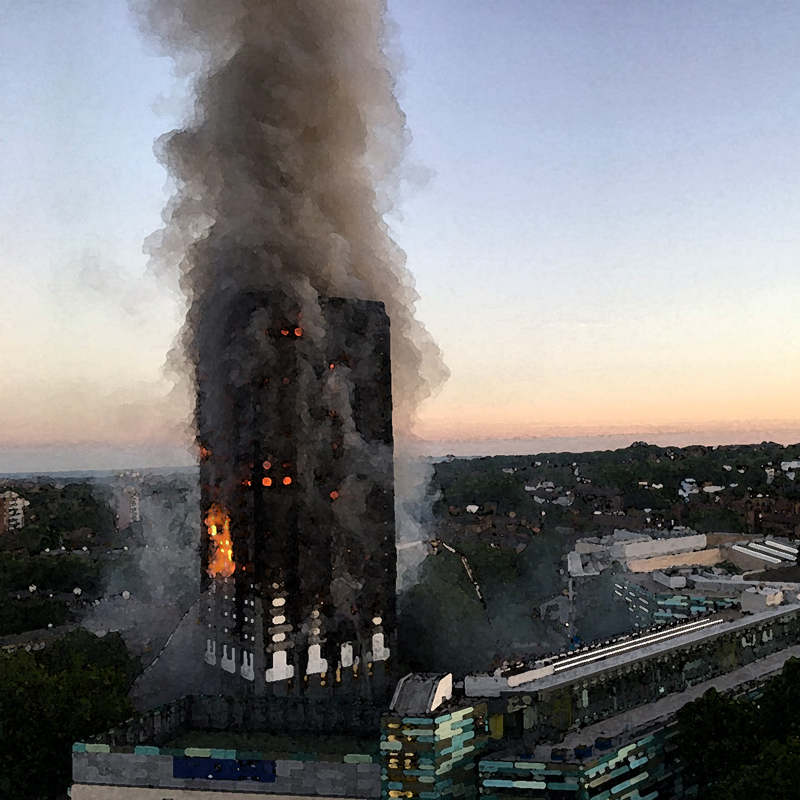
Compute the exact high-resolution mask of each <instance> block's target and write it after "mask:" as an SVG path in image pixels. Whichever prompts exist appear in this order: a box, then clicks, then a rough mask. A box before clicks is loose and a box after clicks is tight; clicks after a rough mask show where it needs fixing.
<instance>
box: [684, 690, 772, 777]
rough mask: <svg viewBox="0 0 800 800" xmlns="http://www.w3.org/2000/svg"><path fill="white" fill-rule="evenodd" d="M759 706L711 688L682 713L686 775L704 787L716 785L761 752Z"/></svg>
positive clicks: (749, 762) (687, 705)
mask: <svg viewBox="0 0 800 800" xmlns="http://www.w3.org/2000/svg"><path fill="white" fill-rule="evenodd" d="M759 727H760V726H759V716H758V709H757V708H756V707H755V706H754V705H753V704H752V703H750V702H748V701H746V700H737V699H734V698H732V697H727V696H725V695H721V694H720V693H719V692H717V690H716V689H709V690H708V691H707V692H706V693H705V694H704V695H703V696H702V697H700V698H698V699H697V700H695V701H694V702H692V703H687V704H686V705H685V706H684V707H683V708H681V709H680V711H679V712H678V736H677V741H678V747H679V750H680V756H681V760H682V761H683V763H684V765H685V770H686V776H687V778H688V779H689V780H690V781H694V782H696V783H697V784H698V785H699V786H700V787H701V788H703V787H708V786H713V785H714V784H716V783H718V782H720V781H722V780H724V779H725V778H726V777H727V776H728V775H729V774H730V773H732V772H733V771H734V770H737V769H739V768H740V767H742V766H744V765H746V764H751V763H752V762H753V761H754V760H755V757H756V755H757V753H758V750H759V747H760V742H759V738H758V735H759Z"/></svg>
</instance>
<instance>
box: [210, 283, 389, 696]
mask: <svg viewBox="0 0 800 800" xmlns="http://www.w3.org/2000/svg"><path fill="white" fill-rule="evenodd" d="M215 299H216V303H215V308H214V309H211V308H206V309H205V311H204V315H203V325H202V327H201V330H200V331H199V336H198V368H197V379H198V391H199V396H198V429H199V438H200V442H201V485H202V501H201V502H202V506H203V510H204V516H205V519H204V522H205V525H204V535H203V538H202V558H201V560H202V570H203V584H204V587H203V588H204V589H205V591H204V599H203V600H202V601H201V602H202V609H201V611H202V617H201V618H202V622H203V625H204V628H205V661H206V663H207V664H208V669H209V683H208V688H209V689H210V690H213V691H220V692H222V693H225V694H240V693H243V692H245V693H249V692H253V693H255V694H261V693H274V694H284V693H288V694H300V693H311V694H319V693H322V694H326V693H328V692H331V693H347V694H354V695H359V696H364V697H371V698H373V699H379V697H380V696H382V695H383V694H385V693H386V691H388V689H389V686H390V681H389V680H388V672H389V669H390V663H391V662H390V656H391V654H392V646H393V645H392V643H393V640H394V628H395V600H394V594H395V580H396V567H395V561H396V551H395V531H394V492H393V464H392V404H391V371H390V360H389V320H388V317H387V316H386V313H385V311H384V308H383V304H382V303H377V302H370V301H362V300H349V299H342V298H327V299H321V300H316V299H313V300H308V299H303V300H295V299H292V298H291V297H290V296H288V295H287V294H286V293H285V292H283V291H282V290H274V291H263V292H249V293H233V294H231V295H230V296H229V297H225V292H222V293H221V294H215ZM212 674H215V675H216V677H215V678H214V677H211V675H212Z"/></svg>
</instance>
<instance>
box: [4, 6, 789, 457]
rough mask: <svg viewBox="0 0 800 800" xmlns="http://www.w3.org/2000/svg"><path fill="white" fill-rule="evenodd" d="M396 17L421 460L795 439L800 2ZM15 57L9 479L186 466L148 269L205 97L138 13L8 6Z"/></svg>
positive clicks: (172, 291) (8, 154) (416, 12)
mask: <svg viewBox="0 0 800 800" xmlns="http://www.w3.org/2000/svg"><path fill="white" fill-rule="evenodd" d="M389 8H390V13H391V18H392V23H393V51H395V52H397V53H399V54H400V56H401V62H402V66H401V69H400V70H399V74H398V93H399V99H400V103H401V105H402V107H403V109H404V111H405V112H406V114H407V117H408V125H409V129H410V131H411V133H412V135H413V142H412V144H411V146H410V148H409V152H408V157H407V161H406V166H405V175H406V182H405V184H404V187H403V201H402V203H401V205H400V207H399V208H398V209H397V211H396V212H395V213H394V214H393V215H392V216H391V217H390V218H389V223H390V225H391V227H392V230H393V232H394V236H395V238H396V240H397V241H398V242H399V244H400V245H401V246H402V247H403V249H404V250H405V251H406V253H407V256H408V265H409V268H410V269H411V271H412V273H413V274H414V276H415V279H416V287H417V291H418V293H419V296H420V299H419V301H418V304H417V313H418V316H419V317H420V318H421V319H422V320H423V322H424V323H425V325H426V326H427V327H428V329H429V330H430V331H431V333H432V334H433V336H434V338H435V339H436V341H437V342H438V343H439V345H440V346H441V348H442V350H443V353H444V358H445V361H446V363H447V365H448V367H449V369H450V372H451V377H450V379H449V381H448V382H447V383H446V385H445V386H444V387H443V388H442V389H441V391H439V393H438V394H437V395H436V396H435V397H434V398H432V399H431V400H429V401H428V402H427V403H426V404H425V405H424V406H423V407H422V408H421V409H420V416H419V423H418V426H417V433H418V435H419V436H420V437H421V438H422V439H423V440H424V442H427V444H423V445H422V449H423V450H424V449H426V448H427V450H428V451H430V452H458V453H459V454H476V453H483V452H512V451H519V452H526V451H528V452H537V451H542V450H547V449H557V448H556V447H555V446H553V447H552V448H551V445H552V444H553V443H560V444H562V445H563V444H564V443H565V442H566V443H567V444H566V445H565V446H564V447H563V449H575V450H579V449H591V447H594V446H596V444H597V443H600V446H603V447H605V446H606V445H607V444H609V443H613V446H623V445H622V444H619V442H625V441H626V440H627V439H629V440H630V441H634V440H635V439H646V440H647V441H654V442H655V441H657V442H659V443H665V444H666V443H674V444H677V443H679V442H680V443H689V440H696V441H700V440H703V441H704V442H708V443H727V442H733V441H742V442H743V441H748V440H752V441H762V440H763V439H772V440H774V441H784V442H787V443H788V442H790V441H791V442H796V441H800V413H798V411H797V409H796V407H795V404H796V398H797V397H798V396H800V348H798V347H797V346H796V341H797V334H796V332H795V329H794V325H793V319H794V316H795V310H796V308H797V307H798V301H799V300H800V268H799V267H798V265H799V264H800V258H799V257H800V233H799V232H798V231H799V230H800V229H799V228H798V225H799V224H800V193H798V191H797V186H798V179H799V178H800V148H798V142H799V141H800V102H799V101H800V49H798V48H797V46H796V42H797V37H798V33H800V5H798V4H796V3H792V2H776V1H773V0H764V1H763V2H760V3H752V2H751V1H748V2H739V1H738V0H725V1H724V2H718V1H717V0H706V2H704V3H694V2H689V1H688V0H672V1H671V2H667V1H666V0H654V2H651V3H641V2H638V0H630V2H628V1H627V0H613V1H610V2H604V3H597V2H596V1H595V0H492V1H491V2H487V0H426V2H424V3H421V2H419V1H418V0H390V1H389ZM0 65H1V66H0V69H2V81H0V108H2V109H3V113H2V114H0V143H2V145H1V146H0V159H2V168H1V172H0V174H2V180H0V279H1V280H2V286H3V291H2V295H0V296H2V299H3V313H2V314H0V347H1V348H2V353H3V358H4V368H3V369H2V370H0V472H9V471H22V470H29V469H30V470H38V469H46V468H47V467H50V468H53V469H55V468H59V469H88V468H98V469H99V468H105V467H116V466H132V465H147V463H152V464H153V465H157V464H158V465H160V464H167V463H186V462H187V460H188V459H189V458H190V456H189V453H188V450H187V443H188V441H189V434H188V433H187V431H188V428H189V413H190V412H189V408H190V400H189V397H188V395H187V394H186V393H185V392H183V393H181V389H180V388H178V389H177V390H175V389H172V387H173V382H174V375H172V374H171V373H170V372H169V370H167V369H165V364H166V361H167V353H168V351H169V350H170V348H171V347H172V346H173V343H174V341H175V337H176V335H177V331H178V328H179V326H180V323H181V317H182V313H183V305H182V300H181V297H180V294H179V293H178V292H177V290H176V287H175V285H174V282H173V279H172V278H171V277H170V276H164V275H159V274H157V273H156V272H155V271H154V270H153V269H152V267H149V266H148V257H147V256H146V255H145V254H144V253H143V243H144V242H145V240H146V238H147V237H148V236H149V235H150V234H151V233H152V232H153V231H155V230H157V229H158V228H159V226H160V212H161V209H162V207H163V205H164V203H165V202H166V199H167V198H168V196H169V187H168V185H167V179H166V174H165V172H164V169H163V167H161V166H160V165H159V163H158V161H157V159H156V157H155V155H154V154H153V144H154V142H155V140H156V139H157V138H158V137H159V136H160V135H162V134H164V133H165V132H167V131H169V130H172V129H174V128H176V127H180V125H181V120H182V118H183V117H184V115H185V113H186V110H187V108H188V103H189V99H188V97H187V90H186V85H185V84H184V83H181V82H180V81H179V80H177V79H176V77H175V75H174V73H173V67H172V64H171V62H170V60H169V59H167V58H162V57H158V56H156V55H155V54H154V52H153V51H152V50H151V48H150V47H149V46H148V45H147V43H146V42H144V41H143V40H142V38H141V36H140V34H139V33H138V31H137V29H136V26H135V24H134V22H133V20H132V18H131V17H130V15H129V12H128V10H127V6H126V3H125V0H59V2H55V1H54V0H26V2H13V1H12V0H0ZM171 390H172V391H171ZM620 437H621V438H620ZM687 437H688V439H687ZM603 442H605V443H606V444H605V445H604V444H603ZM526 448H527V450H526ZM145 462H147V463H145Z"/></svg>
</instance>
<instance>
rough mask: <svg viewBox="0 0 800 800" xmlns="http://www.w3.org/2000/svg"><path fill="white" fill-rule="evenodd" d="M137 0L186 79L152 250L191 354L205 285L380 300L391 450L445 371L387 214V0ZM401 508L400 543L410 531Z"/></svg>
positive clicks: (390, 199) (390, 120) (393, 108)
mask: <svg viewBox="0 0 800 800" xmlns="http://www.w3.org/2000/svg"><path fill="white" fill-rule="evenodd" d="M134 7H135V9H136V10H137V11H138V12H139V14H140V15H141V19H142V20H143V24H144V26H145V28H146V29H147V31H148V32H149V34H150V35H151V36H152V37H153V38H154V40H155V42H156V43H157V44H158V46H159V47H160V48H161V49H162V50H163V51H164V52H165V53H167V54H169V55H170V56H172V57H173V58H174V59H175V61H176V63H177V65H178V68H179V69H180V70H182V71H184V72H185V73H188V74H189V75H191V77H192V79H193V81H194V91H195V104H194V112H193V114H192V116H191V119H190V120H189V121H188V123H187V125H186V127H185V128H184V129H183V130H180V131H175V132H172V133H170V134H168V135H166V136H165V137H163V138H162V140H161V141H160V143H159V155H160V158H161V160H162V161H163V163H164V164H165V165H166V166H167V168H168V170H169V172H170V174H171V176H172V178H173V180H174V181H175V184H176V187H177V190H176V193H175V195H174V196H173V198H172V200H171V201H170V203H169V205H168V207H167V209H166V211H165V213H164V220H165V228H164V229H163V230H162V231H160V232H159V233H158V234H156V235H155V236H154V237H153V238H152V239H151V242H150V246H151V252H152V255H153V256H154V257H155V258H156V259H157V260H158V261H160V262H161V263H162V264H165V265H166V266H168V267H170V268H172V269H174V270H177V272H178V274H179V275H180V281H181V286H182V288H183V291H184V292H185V294H186V298H187V305H188V309H187V318H186V324H185V326H184V330H183V347H184V352H185V354H186V356H187V357H188V359H189V361H190V363H191V364H196V363H197V356H198V350H199V349H201V348H202V346H203V345H202V343H201V342H200V341H199V339H200V337H201V336H202V333H201V331H202V329H203V325H202V323H201V318H202V316H203V315H204V313H205V310H207V309H209V308H210V307H212V306H213V305H214V302H215V298H219V299H220V301H222V300H223V299H224V298H226V297H230V296H231V295H233V294H236V293H237V292H248V291H252V292H262V291H265V290H268V291H273V290H279V291H280V292H283V293H285V294H286V295H288V296H289V297H291V298H295V299H296V301H297V302H298V304H299V305H300V306H302V307H304V308H307V307H308V300H309V299H310V298H316V297H317V296H328V297H348V298H358V299H364V300H380V301H382V302H383V303H384V304H385V307H386V311H387V313H388V314H389V317H390V320H391V331H392V338H391V346H392V377H393V397H394V426H395V434H396V437H397V439H398V444H399V445H400V449H401V452H402V443H403V440H404V438H405V437H408V436H409V435H410V432H411V428H412V424H413V421H414V416H415V411H416V409H417V407H418V405H419V403H420V401H422V400H423V399H424V398H425V397H427V396H428V395H429V394H430V392H431V390H432V388H433V387H435V386H436V385H437V384H439V383H441V381H442V380H443V379H444V378H445V377H446V374H447V373H446V368H445V367H444V365H443V363H442V360H441V355H440V352H439V350H438V348H437V347H436V345H435V344H434V343H433V341H432V339H431V337H430V336H429V335H428V333H427V331H426V330H425V329H424V328H423V326H422V325H421V324H420V323H419V322H418V321H417V320H416V319H415V317H414V303H415V301H416V299H417V295H416V293H415V291H414V288H413V280H412V278H411V275H410V273H409V272H408V271H407V269H406V266H405V255H404V253H403V252H402V250H401V249H400V248H399V247H398V246H397V245H396V244H395V242H394V241H393V240H392V238H391V236H390V233H389V229H388V226H387V224H386V223H385V221H384V215H385V214H386V213H387V212H388V211H389V210H390V209H391V208H392V206H393V203H394V202H395V199H396V192H397V187H398V169H399V165H400V162H401V158H402V155H403V151H404V148H405V146H406V144H407V143H408V140H409V136H408V133H407V131H406V128H405V117H404V115H403V113H402V111H401V110H400V108H399V106H398V103H397V100H396V97H395V94H394V88H395V83H394V79H393V77H392V74H391V70H390V63H389V59H388V57H387V55H386V53H385V49H384V48H385V45H386V28H387V24H386V3H385V2H384V1H383V0H138V1H137V0H134ZM400 458H402V455H401V456H400ZM401 473H403V470H401ZM398 477H400V478H401V480H400V482H399V485H398V487H397V488H398V491H399V494H400V496H399V497H398V507H401V506H402V504H403V503H404V501H407V500H408V498H404V497H403V496H402V494H403V490H404V484H405V485H407V486H409V487H412V488H414V490H416V491H418V487H415V486H414V484H415V481H414V480H413V479H411V478H408V477H406V476H405V475H404V474H401V475H398ZM417 483H418V482H417ZM407 506H408V503H407V502H406V506H405V507H407ZM405 517H408V515H407V514H405V512H403V513H402V514H401V515H400V519H398V522H399V523H400V530H399V531H398V540H399V542H400V543H402V542H403V540H404V538H406V539H407V538H408V536H411V537H417V536H418V532H416V533H415V532H414V530H413V528H414V526H413V525H410V526H406V525H403V524H402V523H403V520H404V519H405ZM409 519H410V517H409ZM401 560H402V553H401ZM401 570H402V564H401Z"/></svg>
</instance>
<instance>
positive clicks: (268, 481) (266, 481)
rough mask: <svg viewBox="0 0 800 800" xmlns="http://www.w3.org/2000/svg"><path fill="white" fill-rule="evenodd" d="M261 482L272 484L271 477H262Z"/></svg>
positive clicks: (265, 484)
mask: <svg viewBox="0 0 800 800" xmlns="http://www.w3.org/2000/svg"><path fill="white" fill-rule="evenodd" d="M261 483H263V484H264V486H272V478H262V479H261Z"/></svg>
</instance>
